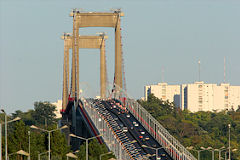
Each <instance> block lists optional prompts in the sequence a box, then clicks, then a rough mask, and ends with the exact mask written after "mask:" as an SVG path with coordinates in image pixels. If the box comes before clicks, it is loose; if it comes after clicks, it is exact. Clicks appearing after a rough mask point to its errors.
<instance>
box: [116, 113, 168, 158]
mask: <svg viewBox="0 0 240 160" xmlns="http://www.w3.org/2000/svg"><path fill="white" fill-rule="evenodd" d="M120 113H121V112H120ZM126 114H130V117H129V118H128V119H130V120H131V121H136V122H137V123H138V124H139V126H138V129H139V128H140V129H142V130H143V131H145V134H146V133H147V135H148V136H149V137H151V138H150V139H149V141H148V142H146V144H145V145H147V146H150V147H153V148H160V147H161V145H160V144H159V143H158V142H157V141H156V140H155V139H154V138H153V137H152V136H151V135H150V133H148V132H147V130H146V129H145V128H144V127H143V126H142V125H141V123H140V122H139V121H138V120H137V119H136V118H135V117H134V116H133V115H132V114H131V113H130V112H129V113H121V114H120V115H119V116H121V115H126ZM123 118H124V119H125V117H123ZM126 118H127V117H126ZM130 126H131V122H130ZM136 134H137V135H139V133H138V132H137V133H136ZM151 144H152V145H151ZM148 150H153V149H148ZM153 151H154V154H156V151H155V150H153ZM148 153H149V152H148ZM151 153H153V152H151ZM158 155H164V157H166V159H170V160H171V159H172V158H171V157H170V156H169V155H168V153H167V152H166V151H165V150H164V149H161V150H159V151H158Z"/></svg>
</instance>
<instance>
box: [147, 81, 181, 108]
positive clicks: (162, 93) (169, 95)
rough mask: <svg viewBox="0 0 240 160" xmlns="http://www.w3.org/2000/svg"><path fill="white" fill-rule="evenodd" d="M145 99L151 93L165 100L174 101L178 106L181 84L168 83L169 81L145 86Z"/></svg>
mask: <svg viewBox="0 0 240 160" xmlns="http://www.w3.org/2000/svg"><path fill="white" fill-rule="evenodd" d="M144 92H145V93H144V99H145V100H147V97H148V95H149V94H150V93H152V94H154V96H155V97H157V98H159V99H162V100H163V101H167V100H168V101H169V102H174V103H175V105H176V106H180V85H168V84H167V83H158V84H157V85H149V86H144Z"/></svg>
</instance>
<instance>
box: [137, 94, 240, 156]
mask: <svg viewBox="0 0 240 160" xmlns="http://www.w3.org/2000/svg"><path fill="white" fill-rule="evenodd" d="M138 102H139V103H140V104H141V105H142V106H143V107H144V108H145V109H146V110H147V111H148V112H149V113H151V114H152V116H153V117H154V118H156V119H157V120H158V121H159V122H160V123H161V124H162V125H163V126H164V127H165V128H166V129H167V130H168V131H169V132H170V133H171V134H172V135H173V136H174V137H176V138H177V139H178V140H179V141H180V142H181V143H182V144H183V145H184V146H185V147H187V146H194V148H195V149H200V147H209V146H211V147H213V148H216V149H218V148H221V147H222V146H225V147H226V148H227V147H228V135H229V128H228V124H229V123H230V124H231V148H235V149H238V150H237V151H236V152H234V153H232V159H235V160H238V159H240V109H238V110H237V111H236V112H235V111H232V110H231V111H229V112H226V111H224V112H219V113H216V112H197V113H191V112H189V111H187V110H184V111H182V110H180V109H179V108H177V107H175V106H174V104H172V103H169V102H168V101H167V102H164V101H162V100H160V99H158V98H156V97H155V96H154V95H153V94H150V95H149V97H148V100H147V101H142V100H138ZM191 152H192V153H194V151H191ZM194 155H195V156H197V154H196V153H194ZM223 155H224V154H222V157H224V156H223ZM215 157H218V155H217V152H216V155H215ZM201 159H204V160H210V159H211V153H210V152H209V151H204V152H201ZM215 159H217V158H215Z"/></svg>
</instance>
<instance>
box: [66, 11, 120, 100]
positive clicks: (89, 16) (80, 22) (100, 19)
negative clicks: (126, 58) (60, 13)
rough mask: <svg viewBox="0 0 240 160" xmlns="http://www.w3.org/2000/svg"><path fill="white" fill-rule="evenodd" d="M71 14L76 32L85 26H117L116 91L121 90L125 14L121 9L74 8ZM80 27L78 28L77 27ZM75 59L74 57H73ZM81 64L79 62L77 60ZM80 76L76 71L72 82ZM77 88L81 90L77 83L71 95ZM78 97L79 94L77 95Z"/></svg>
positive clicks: (74, 41)
mask: <svg viewBox="0 0 240 160" xmlns="http://www.w3.org/2000/svg"><path fill="white" fill-rule="evenodd" d="M70 16H72V17H73V22H74V23H73V24H74V25H73V26H75V27H73V28H74V30H73V31H74V33H76V32H77V30H78V29H79V28H84V27H112V28H115V75H114V80H115V82H114V83H115V84H116V85H115V86H117V87H116V92H119V91H120V90H121V89H122V86H123V84H122V82H123V80H122V78H123V77H122V74H123V73H122V46H121V28H120V17H122V16H124V13H122V12H121V11H120V10H118V11H114V12H112V13H111V12H80V11H78V10H73V12H71V13H70ZM76 28H78V29H76ZM75 36H77V35H76V34H73V44H75V43H76V38H74V37H75ZM73 54H74V55H77V54H78V52H77V51H76V50H74V49H73ZM73 60H74V59H73ZM76 63H77V64H79V62H78V61H77V62H76ZM72 73H74V72H72ZM76 77H79V72H77V73H76V75H75V76H73V75H72V83H76V80H77V78H76ZM76 89H77V93H78V92H79V90H78V89H79V88H78V87H77V86H75V85H72V90H71V95H72V96H73V95H75V94H74V92H76V91H75V90H76ZM77 97H78V95H77Z"/></svg>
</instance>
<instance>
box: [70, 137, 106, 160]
mask: <svg viewBox="0 0 240 160" xmlns="http://www.w3.org/2000/svg"><path fill="white" fill-rule="evenodd" d="M69 136H71V137H75V138H79V139H82V140H85V141H86V160H88V141H89V140H91V139H94V138H97V137H100V136H102V135H101V134H100V135H97V136H95V137H91V138H83V137H79V136H76V135H75V134H69Z"/></svg>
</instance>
